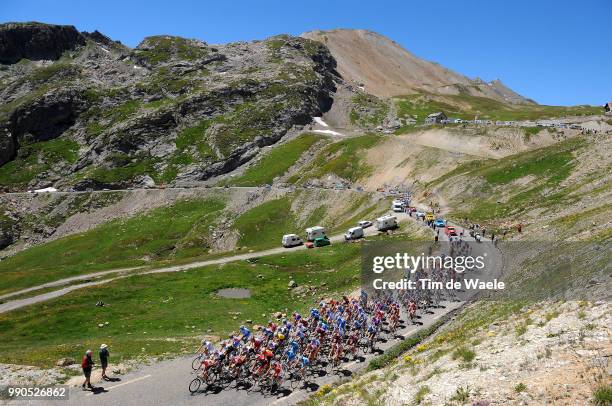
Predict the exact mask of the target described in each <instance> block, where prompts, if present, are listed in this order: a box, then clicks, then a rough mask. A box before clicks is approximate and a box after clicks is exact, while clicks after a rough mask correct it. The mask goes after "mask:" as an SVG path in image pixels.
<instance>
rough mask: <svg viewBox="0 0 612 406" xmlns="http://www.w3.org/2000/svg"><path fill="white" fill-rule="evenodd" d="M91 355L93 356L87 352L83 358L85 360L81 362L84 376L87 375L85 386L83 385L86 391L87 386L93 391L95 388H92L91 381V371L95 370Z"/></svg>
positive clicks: (89, 351) (90, 352)
mask: <svg viewBox="0 0 612 406" xmlns="http://www.w3.org/2000/svg"><path fill="white" fill-rule="evenodd" d="M91 354H92V351H91V350H87V352H86V353H85V355H84V356H83V360H82V361H81V367H82V368H83V375H85V382H83V385H81V386H82V387H83V389H85V385H86V384H87V387H88V388H89V389H93V386H91V381H90V378H91V369H92V368H93V364H94V362H93V359H91Z"/></svg>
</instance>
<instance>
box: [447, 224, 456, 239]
mask: <svg viewBox="0 0 612 406" xmlns="http://www.w3.org/2000/svg"><path fill="white" fill-rule="evenodd" d="M444 234H446V235H447V236H449V237H455V236H456V235H457V231H456V230H455V227H453V226H446V227H444Z"/></svg>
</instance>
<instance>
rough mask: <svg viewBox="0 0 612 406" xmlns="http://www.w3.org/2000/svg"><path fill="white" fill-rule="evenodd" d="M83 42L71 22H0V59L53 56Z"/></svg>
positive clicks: (48, 57) (33, 58)
mask: <svg viewBox="0 0 612 406" xmlns="http://www.w3.org/2000/svg"><path fill="white" fill-rule="evenodd" d="M84 44H85V38H84V37H83V36H82V35H81V33H80V32H79V31H77V29H76V28H74V26H72V25H51V24H42V23H37V22H30V23H8V24H1V25H0V63H16V62H19V61H20V60H21V59H29V60H33V61H38V60H43V59H45V60H57V59H59V58H60V56H62V54H63V53H64V52H65V51H67V50H72V49H75V48H76V47H77V46H79V45H84Z"/></svg>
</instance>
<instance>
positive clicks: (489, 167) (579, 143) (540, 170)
mask: <svg viewBox="0 0 612 406" xmlns="http://www.w3.org/2000/svg"><path fill="white" fill-rule="evenodd" d="M584 142H585V141H584V139H583V138H572V139H569V140H566V141H563V142H559V143H557V144H555V145H552V146H549V147H544V148H539V149H536V150H533V151H529V152H525V153H520V154H516V155H511V156H508V157H505V158H502V159H499V160H485V161H473V162H469V163H466V164H463V165H461V166H459V167H458V168H456V169H455V170H453V171H452V172H449V173H448V174H445V175H443V176H442V177H440V178H438V179H436V180H434V181H433V182H431V183H430V184H429V185H428V186H427V187H428V188H431V187H434V186H435V185H441V184H443V183H446V184H451V183H454V182H460V183H461V182H462V183H470V182H471V181H470V179H471V180H480V181H482V182H484V183H483V184H481V185H479V187H478V189H479V192H481V193H483V194H484V195H483V196H484V197H483V196H480V197H479V198H478V199H471V203H469V204H468V206H469V208H462V209H459V210H455V211H454V213H453V217H455V218H464V217H467V218H468V219H470V221H487V220H492V219H496V218H497V219H498V218H506V217H513V216H517V215H520V214H521V213H523V212H524V211H526V210H528V209H529V208H531V207H533V204H534V203H536V202H537V203H538V205H540V206H542V207H549V206H551V205H554V204H558V203H561V202H563V201H565V202H568V203H569V202H571V200H572V197H571V196H570V195H569V193H567V192H568V191H567V190H565V191H558V190H556V189H555V188H556V187H557V186H558V185H559V184H560V183H561V182H562V181H563V180H564V179H566V178H567V177H568V176H569V175H570V174H571V172H572V170H573V168H574V167H575V165H576V162H575V160H574V156H575V153H576V152H577V151H579V150H580V149H581V148H583V147H584ZM528 176H529V177H531V178H532V179H531V180H530V181H529V182H528V183H527V184H526V185H523V186H516V185H513V182H514V181H517V180H519V179H521V178H525V177H528ZM453 179H455V180H454V181H453ZM502 192H503V193H509V194H510V197H509V198H507V199H503V201H500V203H498V199H499V197H500V194H501V193H502ZM457 198H458V197H457ZM451 205H454V203H452V202H451Z"/></svg>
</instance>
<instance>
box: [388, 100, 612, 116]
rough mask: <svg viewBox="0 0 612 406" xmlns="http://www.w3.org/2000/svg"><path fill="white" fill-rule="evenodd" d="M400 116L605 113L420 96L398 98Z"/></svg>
mask: <svg viewBox="0 0 612 406" xmlns="http://www.w3.org/2000/svg"><path fill="white" fill-rule="evenodd" d="M395 103H396V107H397V112H398V116H399V117H404V118H407V117H415V118H416V120H417V123H423V122H424V121H425V117H427V115H429V114H430V113H434V112H436V111H443V112H444V113H445V114H446V115H447V116H448V117H453V118H461V119H465V120H473V119H474V117H475V116H478V118H479V119H490V120H501V121H521V120H537V119H545V118H555V117H563V116H581V115H596V114H603V109H602V108H601V107H599V106H571V107H564V106H544V105H508V104H504V103H501V102H498V101H495V100H492V99H487V98H485V97H476V96H469V95H444V96H442V95H434V94H430V93H419V94H413V95H408V96H402V97H397V98H395Z"/></svg>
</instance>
